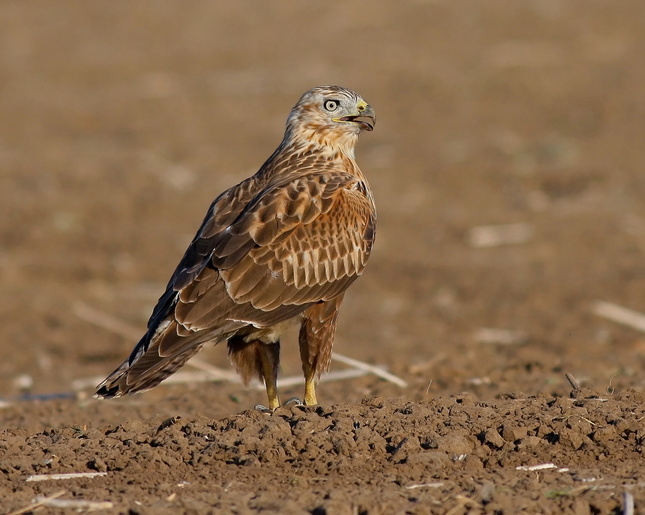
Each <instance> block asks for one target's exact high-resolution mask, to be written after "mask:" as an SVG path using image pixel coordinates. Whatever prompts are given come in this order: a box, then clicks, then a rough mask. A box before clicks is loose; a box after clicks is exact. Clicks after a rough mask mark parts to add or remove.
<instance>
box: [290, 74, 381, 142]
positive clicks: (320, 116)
mask: <svg viewBox="0 0 645 515" xmlns="http://www.w3.org/2000/svg"><path fill="white" fill-rule="evenodd" d="M375 124H376V115H375V114H374V110H373V109H372V107H371V106H370V105H369V104H368V103H367V102H366V101H365V100H363V99H362V98H361V97H360V95H358V93H356V92H355V91H352V90H350V89H347V88H343V87H340V86H319V87H316V88H313V89H310V90H309V91H307V92H306V93H305V94H304V95H302V97H300V100H298V103H297V104H296V105H295V106H294V108H293V109H292V110H291V113H290V114H289V118H288V119H287V131H286V133H285V139H286V140H292V139H294V138H295V139H300V140H303V141H304V140H309V141H318V142H320V143H321V144H325V145H329V146H332V147H336V146H339V147H348V150H353V148H354V145H355V144H356V139H357V137H358V135H359V134H360V133H361V132H362V131H371V130H373V129H374V125H375Z"/></svg>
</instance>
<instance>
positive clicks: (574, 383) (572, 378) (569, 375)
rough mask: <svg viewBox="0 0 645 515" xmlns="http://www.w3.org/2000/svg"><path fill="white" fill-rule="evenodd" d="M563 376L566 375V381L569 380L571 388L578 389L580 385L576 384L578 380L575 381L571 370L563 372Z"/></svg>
mask: <svg viewBox="0 0 645 515" xmlns="http://www.w3.org/2000/svg"><path fill="white" fill-rule="evenodd" d="M564 377H566V378H567V381H569V384H570V385H571V388H573V389H574V390H580V385H579V384H578V381H576V378H575V377H574V376H573V374H572V373H571V372H567V373H566V374H564Z"/></svg>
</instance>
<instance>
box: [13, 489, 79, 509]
mask: <svg viewBox="0 0 645 515" xmlns="http://www.w3.org/2000/svg"><path fill="white" fill-rule="evenodd" d="M66 492H67V490H59V491H58V492H56V493H54V494H51V495H49V496H47V497H42V498H40V499H38V500H37V501H36V502H34V503H32V504H30V505H29V506H25V507H24V508H20V509H18V510H15V511H12V512H11V513H7V515H22V514H23V513H29V512H30V511H34V510H35V509H36V508H40V507H41V506H44V505H45V503H47V501H51V500H53V499H56V498H57V497H60V496H61V495H65V493H66Z"/></svg>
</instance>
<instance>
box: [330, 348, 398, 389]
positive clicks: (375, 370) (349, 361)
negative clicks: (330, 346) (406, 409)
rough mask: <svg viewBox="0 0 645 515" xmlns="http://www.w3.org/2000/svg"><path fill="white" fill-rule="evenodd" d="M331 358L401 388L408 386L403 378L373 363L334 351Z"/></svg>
mask: <svg viewBox="0 0 645 515" xmlns="http://www.w3.org/2000/svg"><path fill="white" fill-rule="evenodd" d="M332 359H335V360H336V361H340V362H341V363H345V364H346V365H350V366H352V367H355V368H359V369H361V370H365V371H367V372H369V373H371V374H374V375H376V376H378V377H380V378H381V379H385V380H386V381H389V382H390V383H394V384H395V385H397V386H400V387H401V388H406V387H407V386H408V383H407V382H406V381H404V380H403V379H401V378H400V377H397V376H395V375H394V374H390V373H389V372H387V371H385V370H383V369H382V368H379V367H375V366H374V365H369V364H368V363H364V362H363V361H358V360H357V359H354V358H349V357H347V356H343V355H342V354H338V353H337V352H334V353H333V354H332Z"/></svg>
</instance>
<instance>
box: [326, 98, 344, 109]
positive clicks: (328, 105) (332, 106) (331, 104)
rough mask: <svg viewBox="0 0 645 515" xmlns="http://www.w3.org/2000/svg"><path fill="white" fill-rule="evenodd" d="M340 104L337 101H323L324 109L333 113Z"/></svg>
mask: <svg viewBox="0 0 645 515" xmlns="http://www.w3.org/2000/svg"><path fill="white" fill-rule="evenodd" d="M339 104H340V102H339V101H338V100H325V109H327V111H335V110H336V109H338V105H339Z"/></svg>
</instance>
